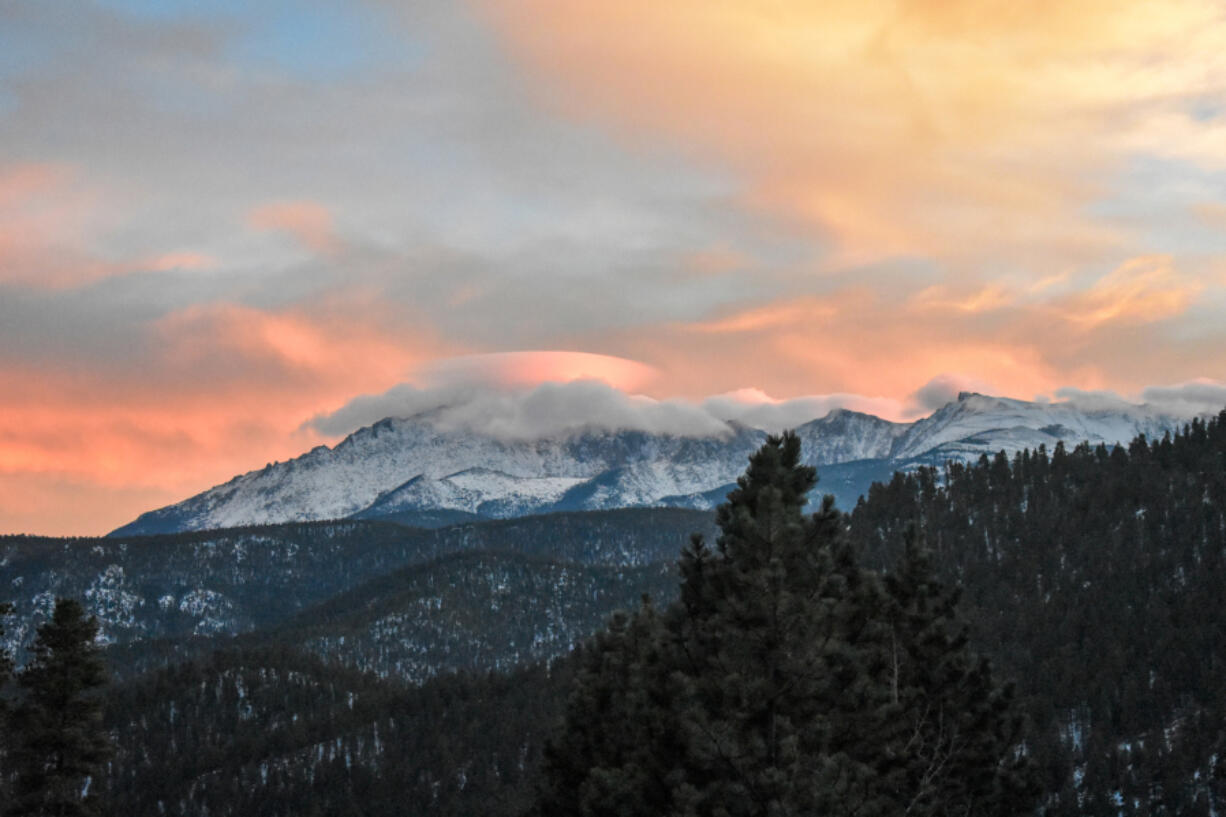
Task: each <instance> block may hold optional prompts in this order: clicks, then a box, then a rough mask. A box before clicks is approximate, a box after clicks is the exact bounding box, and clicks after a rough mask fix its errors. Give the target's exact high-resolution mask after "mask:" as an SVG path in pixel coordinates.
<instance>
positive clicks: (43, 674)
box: [6, 599, 110, 817]
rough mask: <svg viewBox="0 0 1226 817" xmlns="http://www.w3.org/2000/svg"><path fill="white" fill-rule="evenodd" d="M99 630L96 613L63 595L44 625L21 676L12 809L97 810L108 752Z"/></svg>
mask: <svg viewBox="0 0 1226 817" xmlns="http://www.w3.org/2000/svg"><path fill="white" fill-rule="evenodd" d="M97 634H98V622H97V620H96V619H94V618H93V617H90V618H86V617H85V611H84V610H83V609H82V608H81V605H80V604H79V603H77V602H76V601H72V600H71V599H57V600H56V603H55V611H54V612H53V613H52V616H51V619H50V620H49V621H47V622H46V623H45V624H43V625H42V626H41V627H39V628H38V636H37V638H36V639H35V641H34V645H33V647H32V648H31V659H30V662H29V663H28V664H27V665H26V666H25V667H24V668H23V669H22V670H21V672H20V673H18V676H17V682H18V686H19V687H20V688H21V693H22V697H21V699H20V702H19V704H18V706H17V707H16V710H15V711H14V713H13V719H12V720H13V730H12V731H13V737H14V740H13V749H12V754H11V758H12V765H13V768H14V772H15V777H16V780H15V784H14V789H13V795H12V802H11V804H10V805H9V808H8V811H7V812H6V815H8V817H26V815H39V816H40V817H41V816H42V815H48V817H51V816H52V815H53V816H54V817H80V816H81V815H90V814H93V813H94V809H93V806H94V804H95V801H96V797H95V795H94V792H92V791H90V790H91V788H96V787H94V786H93V781H94V779H95V778H96V776H97V773H98V770H99V768H100V765H101V764H102V762H103V761H104V760H105V759H106V758H107V757H108V756H109V754H110V742H109V740H108V738H107V735H106V733H105V732H104V731H103V729H102V702H101V700H100V699H99V697H98V690H99V688H101V687H102V686H103V685H104V684H105V683H106V673H105V670H104V667H103V664H102V659H101V657H100V656H99V654H98V649H97V647H96V646H95V645H94V638H95V636H96V635H97Z"/></svg>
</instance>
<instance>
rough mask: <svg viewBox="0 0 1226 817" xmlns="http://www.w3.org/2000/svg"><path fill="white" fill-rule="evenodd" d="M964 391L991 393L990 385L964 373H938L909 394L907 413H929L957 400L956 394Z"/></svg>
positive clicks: (915, 414)
mask: <svg viewBox="0 0 1226 817" xmlns="http://www.w3.org/2000/svg"><path fill="white" fill-rule="evenodd" d="M964 391H970V392H979V393H981V394H991V393H992V386H991V385H989V384H988V383H986V382H984V381H982V380H979V379H977V378H973V377H967V376H965V375H960V374H950V373H945V374H939V375H937V376H936V377H934V378H932V379H931V380H929V381H928V382H927V383H925V384H924V385H922V386H920V387H919V388H918V389H916V390H915V392H914V393H913V394H912V395H911V398H910V404H909V406H908V410H907V413H908V414H909V415H911V416H919V415H926V414H930V413H931V412H934V411H936V410H937V409H939V408H940V407H941V406H944V405H945V404H947V403H950V402H953V401H954V400H957V399H958V395H959V394H960V393H962V392H964Z"/></svg>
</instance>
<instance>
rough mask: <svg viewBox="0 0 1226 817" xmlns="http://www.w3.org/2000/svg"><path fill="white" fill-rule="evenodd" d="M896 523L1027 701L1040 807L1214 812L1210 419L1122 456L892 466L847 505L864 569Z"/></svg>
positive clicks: (1214, 438)
mask: <svg viewBox="0 0 1226 817" xmlns="http://www.w3.org/2000/svg"><path fill="white" fill-rule="evenodd" d="M912 522H916V523H918V525H919V528H920V530H921V531H922V532H923V535H924V537H925V539H926V541H927V543H928V544H929V546H930V547H932V548H933V549H934V550H935V552H936V554H937V559H938V562H939V564H940V565H941V566H942V569H943V571H944V572H945V573H946V575H947V576H949V577H951V578H955V579H956V580H957V581H958V582H959V583H960V584H961V586H962V587H963V588H964V598H963V603H962V609H963V612H964V615H965V617H966V619H967V620H968V621H969V622H970V624H971V628H972V633H973V639H974V641H975V643H977V644H979V645H980V647H981V648H982V649H983V650H985V651H986V652H988V653H989V654H991V655H993V656H994V657H995V660H996V664H997V666H998V667H1000V668H1001V669H1002V670H1003V671H1004V672H1005V674H1006V675H1008V676H1011V677H1013V678H1015V679H1016V680H1017V682H1018V684H1019V687H1020V689H1021V691H1022V693H1023V695H1024V696H1026V697H1027V698H1028V703H1029V711H1030V715H1031V719H1032V722H1033V739H1032V744H1031V745H1032V747H1033V751H1034V755H1035V757H1036V758H1037V759H1038V760H1039V762H1040V763H1041V764H1042V766H1043V768H1044V770H1045V785H1046V787H1047V789H1048V791H1049V792H1050V798H1051V799H1050V802H1049V805H1050V806H1051V810H1052V813H1056V814H1082V813H1084V814H1117V813H1123V814H1160V813H1167V814H1208V813H1211V812H1214V811H1215V812H1216V813H1221V810H1222V808H1223V805H1224V804H1226V766H1224V763H1226V684H1224V683H1223V681H1222V679H1223V677H1226V613H1224V612H1223V606H1222V589H1223V587H1226V413H1224V414H1223V415H1221V416H1219V417H1218V418H1217V419H1215V420H1211V421H1209V422H1207V423H1202V422H1200V421H1194V422H1193V423H1192V424H1191V425H1190V426H1189V427H1188V428H1187V429H1186V431H1185V432H1183V433H1180V434H1178V435H1175V436H1174V437H1164V438H1163V439H1161V440H1155V441H1146V440H1144V439H1138V440H1136V441H1134V442H1133V443H1132V444H1131V445H1130V446H1129V447H1128V448H1127V449H1125V448H1123V447H1116V448H1113V449H1110V450H1109V449H1107V448H1106V447H1103V446H1099V447H1096V448H1091V447H1089V446H1080V447H1078V448H1075V449H1073V450H1071V451H1066V450H1064V448H1063V447H1061V446H1057V447H1056V449H1055V450H1054V451H1052V452H1047V451H1045V450H1043V449H1040V450H1038V451H1033V452H1023V453H1021V454H1018V455H1017V456H1015V457H1014V458H1012V459H1011V460H1010V459H1008V458H1006V457H1005V456H1004V455H998V456H996V457H994V458H992V459H988V458H986V457H985V458H983V459H981V460H980V461H979V463H978V464H976V465H972V466H963V465H960V464H957V463H950V464H949V465H947V466H946V468H945V469H944V470H942V471H937V470H934V469H924V470H921V471H918V472H916V473H913V474H908V475H902V474H899V475H896V476H895V477H894V479H893V480H892V481H891V482H890V483H889V484H888V485H876V486H874V487H873V489H872V490H871V492H870V494H869V496H868V497H867V499H866V500H864V501H862V502H861V503H860V504H859V505H858V506H857V507H856V508H855V509H854V511H853V512H852V514H851V530H852V534H853V537H854V538H855V539H856V541H857V542H858V543H859V545H860V547H861V550H862V552H863V553H864V554H865V558H866V560H868V561H870V562H873V563H876V564H879V565H886V564H889V563H891V562H892V561H894V560H895V559H896V558H897V554H898V552H899V549H900V547H901V542H902V535H903V531H904V529H905V527H906V526H907V525H908V524H911V523H912ZM1211 803H1212V806H1211Z"/></svg>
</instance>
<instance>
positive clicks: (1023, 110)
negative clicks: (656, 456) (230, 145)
mask: <svg viewBox="0 0 1226 817" xmlns="http://www.w3.org/2000/svg"><path fill="white" fill-rule="evenodd" d="M474 2H475V3H476V5H477V7H478V8H479V9H480V10H481V11H482V12H483V13H484V15H485V17H486V19H488V20H489V21H491V22H492V24H493V25H494V26H495V27H496V28H497V29H498V31H500V32H501V33H502V35H503V36H504V37H505V40H506V42H507V43H508V45H509V47H510V49H511V52H512V53H513V54H514V55H515V56H517V57H518V58H519V59H520V60H521V62H522V63H523V64H524V65H525V66H527V67H528V68H529V70H530V71H531V72H532V73H533V76H534V77H535V78H536V79H537V80H538V86H537V87H538V88H539V89H540V97H541V99H542V100H544V101H545V102H546V104H548V105H550V106H552V107H554V108H555V109H557V110H561V111H562V112H564V113H566V114H568V115H571V116H574V117H578V118H583V119H594V120H598V121H600V122H602V123H607V124H609V125H610V126H612V127H613V128H615V129H616V130H618V131H619V132H620V133H622V134H624V135H625V136H626V137H627V138H629V139H632V140H635V141H642V140H644V139H652V140H658V139H660V138H663V139H666V140H669V141H671V142H672V143H673V144H674V145H675V146H680V147H681V148H682V149H684V150H686V151H688V152H690V153H691V154H692V155H697V156H698V157H700V158H701V159H703V160H706V161H713V162H718V163H720V164H722V165H726V166H730V167H732V168H734V169H735V170H737V171H739V173H740V174H741V177H742V178H743V180H744V184H745V201H746V202H748V203H750V204H753V205H756V206H760V207H764V208H769V209H770V210H772V211H774V212H776V213H778V214H779V215H781V216H783V217H785V218H787V219H789V220H790V221H791V222H792V223H794V224H795V225H796V227H797V228H798V229H800V230H803V231H806V232H809V233H811V234H813V235H815V236H816V237H818V238H820V239H821V240H822V241H823V242H824V243H825V244H826V245H827V246H831V247H832V248H833V250H834V254H833V258H832V261H831V263H833V264H855V263H863V262H868V261H872V260H874V259H880V258H883V257H889V256H904V255H922V256H925V257H929V258H935V259H940V260H942V261H944V262H945V263H946V264H949V265H952V266H954V267H956V268H958V269H962V270H964V271H965V270H974V269H976V265H978V264H979V263H981V262H982V261H984V260H985V259H992V260H993V261H994V262H995V263H998V264H1000V263H1006V262H1005V261H1002V259H1007V263H1009V264H1011V265H1016V266H1019V267H1020V268H1022V269H1030V270H1031V271H1032V272H1033V269H1034V268H1035V266H1036V265H1037V264H1038V263H1039V262H1044V263H1045V264H1048V265H1050V262H1051V260H1052V259H1053V258H1057V259H1059V260H1060V263H1061V264H1069V263H1075V262H1077V261H1085V260H1089V259H1093V258H1096V257H1097V256H1099V255H1100V254H1101V253H1103V252H1104V251H1108V250H1111V249H1112V248H1116V247H1118V246H1119V245H1120V244H1122V243H1123V242H1125V240H1126V236H1124V235H1122V234H1120V233H1119V232H1118V231H1117V229H1115V228H1113V227H1111V226H1109V225H1107V224H1105V223H1104V222H1102V221H1099V220H1097V219H1095V218H1094V217H1093V216H1091V215H1088V214H1087V211H1086V210H1085V208H1084V207H1083V205H1084V204H1085V203H1086V202H1088V201H1091V200H1093V199H1094V198H1096V197H1099V196H1102V195H1103V194H1104V179H1105V177H1104V174H1105V173H1107V172H1109V171H1112V170H1114V169H1116V168H1118V167H1119V166H1120V165H1121V163H1122V162H1123V161H1124V160H1125V159H1126V158H1128V157H1130V156H1132V155H1135V154H1137V153H1145V154H1152V155H1159V156H1170V157H1177V158H1182V159H1186V160H1188V161H1193V162H1198V163H1201V164H1205V165H1210V166H1215V167H1218V166H1221V165H1222V164H1223V162H1226V154H1223V152H1222V151H1221V147H1220V146H1221V145H1222V144H1223V142H1226V130H1224V129H1226V122H1206V121H1202V120H1201V119H1198V118H1197V117H1195V116H1193V115H1192V114H1191V113H1190V112H1189V110H1188V109H1189V102H1190V101H1192V100H1195V99H1197V98H1198V97H1200V96H1206V97H1209V96H1213V97H1216V98H1220V95H1221V94H1222V93H1223V92H1226V50H1224V49H1223V48H1222V47H1221V44H1222V43H1223V42H1226V16H1224V15H1222V14H1221V7H1220V4H1219V3H1217V2H1216V0H1172V2H1163V3H1156V2H1152V0H1124V2H1115V1H1114V0H1111V1H1109V0H1091V1H1090V2H1082V3H1074V4H1070V3H1056V2H1053V0H1040V1H1039V2H1032V3H1012V2H1006V0H988V2H983V0H952V2H941V3H931V2H919V1H918V0H865V1H864V2H857V3H843V2H820V1H819V2H814V0H782V1H781V2H772V3H769V4H766V5H762V4H752V3H741V2H732V0H679V2H669V3H659V2H653V1H652V0H625V2H619V3H603V4H590V3H572V2H568V0H474Z"/></svg>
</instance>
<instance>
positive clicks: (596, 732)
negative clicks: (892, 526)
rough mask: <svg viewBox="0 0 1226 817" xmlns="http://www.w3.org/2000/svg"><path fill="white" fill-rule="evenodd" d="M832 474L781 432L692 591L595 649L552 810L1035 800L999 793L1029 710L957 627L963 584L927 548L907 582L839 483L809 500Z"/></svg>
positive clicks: (698, 548) (587, 654)
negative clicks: (954, 617)
mask: <svg viewBox="0 0 1226 817" xmlns="http://www.w3.org/2000/svg"><path fill="white" fill-rule="evenodd" d="M816 481H817V478H816V473H815V471H814V469H813V468H811V467H808V466H805V465H802V464H801V461H800V441H799V440H798V438H797V437H796V436H795V435H792V434H784V435H782V436H779V437H771V438H769V439H768V440H767V443H766V444H765V445H764V446H763V447H762V449H761V450H759V451H758V452H757V453H756V454H755V455H754V456H753V457H752V458H751V459H750V464H749V468H748V470H747V471H746V473H745V475H744V476H742V477H741V478H740V479H739V480H738V481H737V487H736V489H735V490H733V491H732V492H730V493H729V494H728V501H727V502H726V503H724V504H723V505H721V506H720V507H719V509H718V511H717V523H718V525H719V528H720V530H721V534H720V536H719V537H718V539H717V540H716V542H715V546H714V548H711V547H708V546H707V544H706V543H705V542H704V541H703V540H702V538H701V537H695V538H694V539H693V540H692V542H691V544H690V545H689V547H687V548H686V549H685V550H684V551H683V553H682V557H681V563H680V573H681V597H680V600H679V601H678V602H677V603H675V604H674V605H672V606H671V607H670V608H669V609H668V610H667V611H665V612H664V613H663V614H662V615H657V614H656V613H655V612H654V611H653V610H651V609H650V608H649V607H645V608H644V609H643V610H641V611H640V612H639V613H637V614H636V615H635V616H633V617H629V618H627V617H621V618H617V619H615V620H614V621H613V623H612V625H611V626H610V628H609V630H608V631H606V632H605V633H603V634H601V635H599V636H598V637H597V638H596V639H595V640H594V641H593V642H592V644H591V645H590V646H588V647H586V648H584V652H583V655H582V659H581V663H582V669H581V671H580V673H579V675H578V677H577V679H576V688H575V691H574V693H573V694H572V697H571V700H570V703H569V706H568V710H567V715H566V722H565V725H564V727H563V731H562V732H561V734H560V735H559V736H558V737H557V738H556V739H555V740H554V742H553V743H552V744H551V747H550V749H549V750H548V752H547V756H546V764H545V769H544V775H543V777H544V783H543V785H542V788H541V797H540V800H539V801H538V809H537V811H538V813H540V814H542V815H546V816H547V817H552V815H562V814H567V815H582V816H583V817H596V815H600V816H601V817H604V815H608V816H609V817H612V816H613V815H618V817H635V816H636V815H643V817H647V815H653V817H654V816H656V815H685V817H707V816H708V815H709V816H710V817H717V816H718V817H768V816H769V817H783V815H808V814H822V815H857V817H871V816H872V815H883V816H884V815H894V814H902V813H907V812H908V809H910V812H911V813H920V814H958V813H964V812H965V807H966V806H968V805H969V806H970V807H972V808H974V809H977V808H978V807H979V806H986V807H990V808H995V809H996V811H995V812H992V811H983V812H979V811H976V812H975V813H999V814H1003V813H1024V812H1025V811H1026V810H1027V808H1028V806H1029V801H1028V800H1027V797H1026V791H1025V790H1023V789H1018V788H1013V789H1008V793H1010V794H1015V795H1020V796H1018V797H1016V798H1015V799H1014V800H1013V802H1012V803H1009V804H1008V805H1005V804H1004V798H1003V797H1002V796H998V794H999V793H1000V792H1004V791H1006V789H1007V787H1005V786H1004V785H1003V784H1002V780H1003V779H1004V777H1005V775H1004V771H1007V770H1008V769H1009V767H1010V764H1011V763H1012V762H1013V761H1014V759H1015V757H1016V740H1017V732H1016V720H1015V719H1013V717H1012V715H1011V714H1010V711H1011V710H1010V700H1009V696H1008V694H1007V693H1003V692H999V691H998V690H996V688H995V687H994V686H993V685H992V682H991V678H990V675H989V673H988V670H987V666H986V664H984V663H982V662H979V661H977V660H976V659H975V658H974V656H972V655H971V654H970V652H969V650H967V649H966V644H965V638H964V636H963V635H962V634H961V633H958V632H953V631H951V629H950V626H951V625H950V624H949V616H950V615H951V611H952V607H953V603H954V597H953V596H952V595H950V594H948V593H945V591H943V590H942V589H941V588H940V587H939V586H938V585H937V584H936V583H935V582H934V581H933V580H932V579H931V577H930V576H929V575H928V574H927V573H926V572H925V570H926V567H925V566H924V565H922V564H921V563H919V562H909V563H908V564H907V565H904V568H903V572H902V573H901V574H900V576H899V577H898V578H897V579H896V580H894V581H893V582H892V583H891V585H890V587H891V590H890V591H887V589H886V587H885V585H884V584H883V582H882V581H881V579H880V577H879V576H878V575H877V574H875V573H872V572H870V571H866V570H864V569H862V568H860V567H859V566H858V565H857V564H856V560H855V558H854V554H853V551H852V547H851V545H850V544H849V542H848V539H847V536H846V520H845V518H844V517H843V516H842V515H841V514H840V513H838V512H837V511H836V510H835V509H834V507H833V500H832V498H831V497H826V498H825V500H824V501H823V502H822V504H821V507H820V510H819V511H818V512H817V513H815V514H811V515H805V514H804V513H803V509H804V506H805V503H806V501H807V496H808V494H809V492H810V491H811V490H812V488H813V487H814V485H815V484H816ZM928 662H931V663H932V665H931V666H928ZM954 726H956V728H955V729H953V731H952V732H951V731H950V729H951V727H954ZM960 776H965V779H962V778H961V777H960ZM985 792H986V794H985ZM993 798H995V799H993ZM997 806H1000V807H999V808H996V807H997ZM1010 807H1011V808H1012V811H1011V812H1010Z"/></svg>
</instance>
